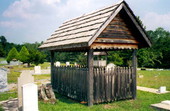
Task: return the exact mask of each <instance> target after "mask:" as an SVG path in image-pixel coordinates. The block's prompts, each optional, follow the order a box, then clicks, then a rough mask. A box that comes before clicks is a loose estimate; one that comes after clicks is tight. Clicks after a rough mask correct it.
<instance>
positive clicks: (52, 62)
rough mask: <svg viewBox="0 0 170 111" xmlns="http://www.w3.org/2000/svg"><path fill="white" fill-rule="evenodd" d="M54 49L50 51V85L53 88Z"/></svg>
mask: <svg viewBox="0 0 170 111" xmlns="http://www.w3.org/2000/svg"><path fill="white" fill-rule="evenodd" d="M54 82H55V81H54V51H51V85H52V87H53V88H54V84H55V83H54Z"/></svg>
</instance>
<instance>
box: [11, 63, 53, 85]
mask: <svg viewBox="0 0 170 111" xmlns="http://www.w3.org/2000/svg"><path fill="white" fill-rule="evenodd" d="M48 65H49V63H47V62H45V63H44V64H41V66H42V69H43V68H45V67H48ZM33 69H34V67H33V66H31V67H25V66H23V65H21V66H12V67H11V69H10V73H9V74H8V83H17V78H18V77H19V76H20V74H21V71H22V70H33ZM34 77H35V80H40V79H49V78H50V75H49V74H43V75H35V76H34Z"/></svg>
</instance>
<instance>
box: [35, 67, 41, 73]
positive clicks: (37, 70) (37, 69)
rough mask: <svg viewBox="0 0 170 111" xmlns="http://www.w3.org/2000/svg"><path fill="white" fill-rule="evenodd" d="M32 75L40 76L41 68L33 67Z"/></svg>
mask: <svg viewBox="0 0 170 111" xmlns="http://www.w3.org/2000/svg"><path fill="white" fill-rule="evenodd" d="M34 73H35V74H41V66H35V67H34Z"/></svg>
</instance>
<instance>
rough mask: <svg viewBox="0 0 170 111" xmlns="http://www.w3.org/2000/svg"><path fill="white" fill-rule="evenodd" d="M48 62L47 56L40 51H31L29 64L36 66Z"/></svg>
mask: <svg viewBox="0 0 170 111" xmlns="http://www.w3.org/2000/svg"><path fill="white" fill-rule="evenodd" d="M45 61H46V55H45V54H44V53H43V52H40V51H38V50H31V51H30V55H29V62H30V63H32V64H35V65H38V64H42V63H44V62H45Z"/></svg>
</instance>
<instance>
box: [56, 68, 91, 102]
mask: <svg viewBox="0 0 170 111" xmlns="http://www.w3.org/2000/svg"><path fill="white" fill-rule="evenodd" d="M87 72H88V70H87V68H85V67H66V66H62V67H56V68H55V69H54V76H53V82H54V85H53V89H54V90H55V91H56V92H58V93H60V94H62V95H65V96H68V97H70V98H72V99H75V100H78V101H87V83H86V75H87Z"/></svg>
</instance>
